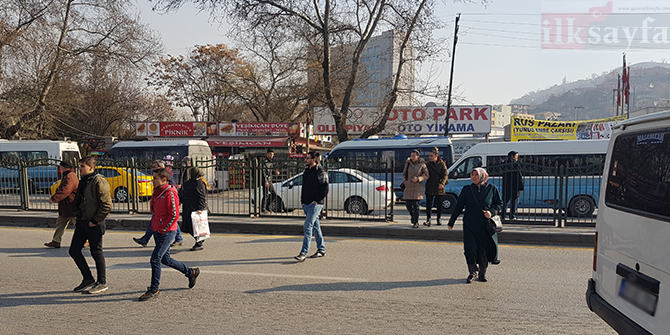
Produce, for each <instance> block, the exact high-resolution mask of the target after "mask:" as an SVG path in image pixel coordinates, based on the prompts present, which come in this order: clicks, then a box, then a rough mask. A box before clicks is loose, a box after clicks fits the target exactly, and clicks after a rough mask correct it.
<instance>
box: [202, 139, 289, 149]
mask: <svg viewBox="0 0 670 335" xmlns="http://www.w3.org/2000/svg"><path fill="white" fill-rule="evenodd" d="M207 143H208V144H209V145H210V146H213V147H284V146H286V142H284V141H281V139H280V138H268V139H266V140H265V139H258V138H256V139H239V140H232V139H230V140H229V139H226V140H208V141H207Z"/></svg>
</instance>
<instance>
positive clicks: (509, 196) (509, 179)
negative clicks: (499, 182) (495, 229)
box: [500, 150, 524, 220]
mask: <svg viewBox="0 0 670 335" xmlns="http://www.w3.org/2000/svg"><path fill="white" fill-rule="evenodd" d="M520 170H521V166H520V165H519V153H518V152H516V151H514V150H512V151H510V152H509V153H508V154H507V163H506V164H505V172H504V173H503V178H502V179H503V187H502V188H503V210H502V213H500V214H501V218H502V219H503V220H504V219H505V212H506V211H507V206H508V204H509V219H510V220H514V216H515V214H516V208H517V206H518V205H519V197H520V196H521V191H523V189H524V185H523V176H522V175H521V171H520Z"/></svg>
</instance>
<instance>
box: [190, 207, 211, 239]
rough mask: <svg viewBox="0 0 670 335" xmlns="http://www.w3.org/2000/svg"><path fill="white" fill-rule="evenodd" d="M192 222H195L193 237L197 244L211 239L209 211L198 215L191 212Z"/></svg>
mask: <svg viewBox="0 0 670 335" xmlns="http://www.w3.org/2000/svg"><path fill="white" fill-rule="evenodd" d="M191 221H193V237H194V238H195V241H196V242H200V241H202V240H205V239H208V238H209V221H208V220H207V210H206V209H205V210H203V211H202V213H200V214H198V212H197V211H193V212H191Z"/></svg>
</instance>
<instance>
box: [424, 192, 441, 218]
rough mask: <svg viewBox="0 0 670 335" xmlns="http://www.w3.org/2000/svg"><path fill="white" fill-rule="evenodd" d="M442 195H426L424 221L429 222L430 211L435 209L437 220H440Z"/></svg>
mask: <svg viewBox="0 0 670 335" xmlns="http://www.w3.org/2000/svg"><path fill="white" fill-rule="evenodd" d="M442 198H443V196H442V195H428V194H426V219H428V220H430V215H431V214H432V213H431V212H432V209H433V207H435V208H436V209H437V220H438V221H439V220H440V219H441V218H442Z"/></svg>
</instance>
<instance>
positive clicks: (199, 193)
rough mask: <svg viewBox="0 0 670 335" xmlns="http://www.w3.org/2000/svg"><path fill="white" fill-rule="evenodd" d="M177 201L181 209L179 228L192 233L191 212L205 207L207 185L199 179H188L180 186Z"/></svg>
mask: <svg viewBox="0 0 670 335" xmlns="http://www.w3.org/2000/svg"><path fill="white" fill-rule="evenodd" d="M179 201H180V202H181V204H182V206H183V209H182V213H181V222H182V225H181V230H182V231H183V232H185V233H188V234H191V235H193V221H192V220H191V213H192V212H195V211H202V210H205V209H207V186H206V185H205V182H204V181H202V180H200V179H195V180H192V179H191V180H188V181H186V182H185V183H184V184H183V185H182V186H181V191H180V192H179Z"/></svg>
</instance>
